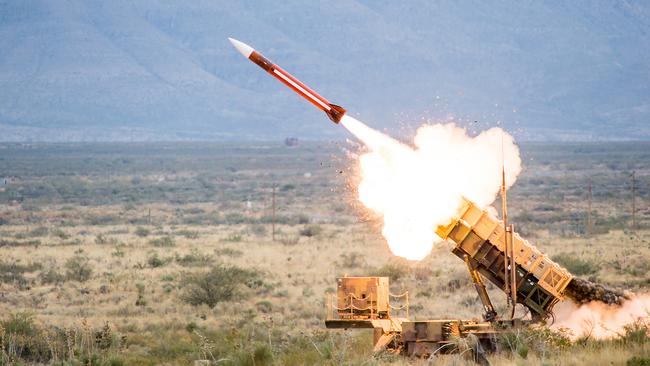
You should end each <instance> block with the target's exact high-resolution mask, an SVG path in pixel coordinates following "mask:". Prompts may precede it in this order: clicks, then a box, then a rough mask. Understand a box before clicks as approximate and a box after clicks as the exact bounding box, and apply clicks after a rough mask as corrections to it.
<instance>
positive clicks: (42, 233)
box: [28, 226, 50, 237]
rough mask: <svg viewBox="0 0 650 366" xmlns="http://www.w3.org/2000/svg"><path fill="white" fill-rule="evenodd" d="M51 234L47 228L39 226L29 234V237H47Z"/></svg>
mask: <svg viewBox="0 0 650 366" xmlns="http://www.w3.org/2000/svg"><path fill="white" fill-rule="evenodd" d="M49 232H50V230H49V229H48V228H46V227H45V226H39V227H37V228H34V229H33V230H31V231H30V232H29V234H28V236H31V237H39V236H45V235H47V234H48V233H49Z"/></svg>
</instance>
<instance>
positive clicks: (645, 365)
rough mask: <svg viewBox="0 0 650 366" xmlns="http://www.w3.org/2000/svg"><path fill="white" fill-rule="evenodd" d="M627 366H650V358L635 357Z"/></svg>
mask: <svg viewBox="0 0 650 366" xmlns="http://www.w3.org/2000/svg"><path fill="white" fill-rule="evenodd" d="M625 365H626V366H650V358H648V357H643V356H634V357H632V358H630V359H628V360H627V362H626V363H625Z"/></svg>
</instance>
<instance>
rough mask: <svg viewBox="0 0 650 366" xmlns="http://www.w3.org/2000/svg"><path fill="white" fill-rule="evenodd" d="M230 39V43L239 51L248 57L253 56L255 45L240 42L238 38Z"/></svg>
mask: <svg viewBox="0 0 650 366" xmlns="http://www.w3.org/2000/svg"><path fill="white" fill-rule="evenodd" d="M228 40H229V41H230V43H232V45H233V46H235V48H236V49H237V51H239V52H240V53H241V54H242V55H244V57H246V58H249V57H250V56H251V53H253V51H255V50H254V49H253V47H251V46H249V45H247V44H246V43H244V42H239V41H238V40H236V39H234V38H228Z"/></svg>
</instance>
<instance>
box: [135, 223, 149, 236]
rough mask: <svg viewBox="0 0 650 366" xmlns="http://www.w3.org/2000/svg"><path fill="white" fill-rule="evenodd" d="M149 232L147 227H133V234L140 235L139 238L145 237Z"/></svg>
mask: <svg viewBox="0 0 650 366" xmlns="http://www.w3.org/2000/svg"><path fill="white" fill-rule="evenodd" d="M149 234H151V230H149V229H147V228H144V227H142V226H138V227H137V228H136V229H135V235H137V236H139V237H141V238H144V237H146V236H149Z"/></svg>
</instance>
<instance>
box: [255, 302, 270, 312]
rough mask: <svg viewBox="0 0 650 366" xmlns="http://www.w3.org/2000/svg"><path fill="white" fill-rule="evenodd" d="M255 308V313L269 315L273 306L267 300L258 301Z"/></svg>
mask: <svg viewBox="0 0 650 366" xmlns="http://www.w3.org/2000/svg"><path fill="white" fill-rule="evenodd" d="M255 308H256V309H257V311H259V312H262V313H270V312H271V310H273V304H272V303H271V302H270V301H267V300H262V301H258V302H257V303H256V304H255Z"/></svg>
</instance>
